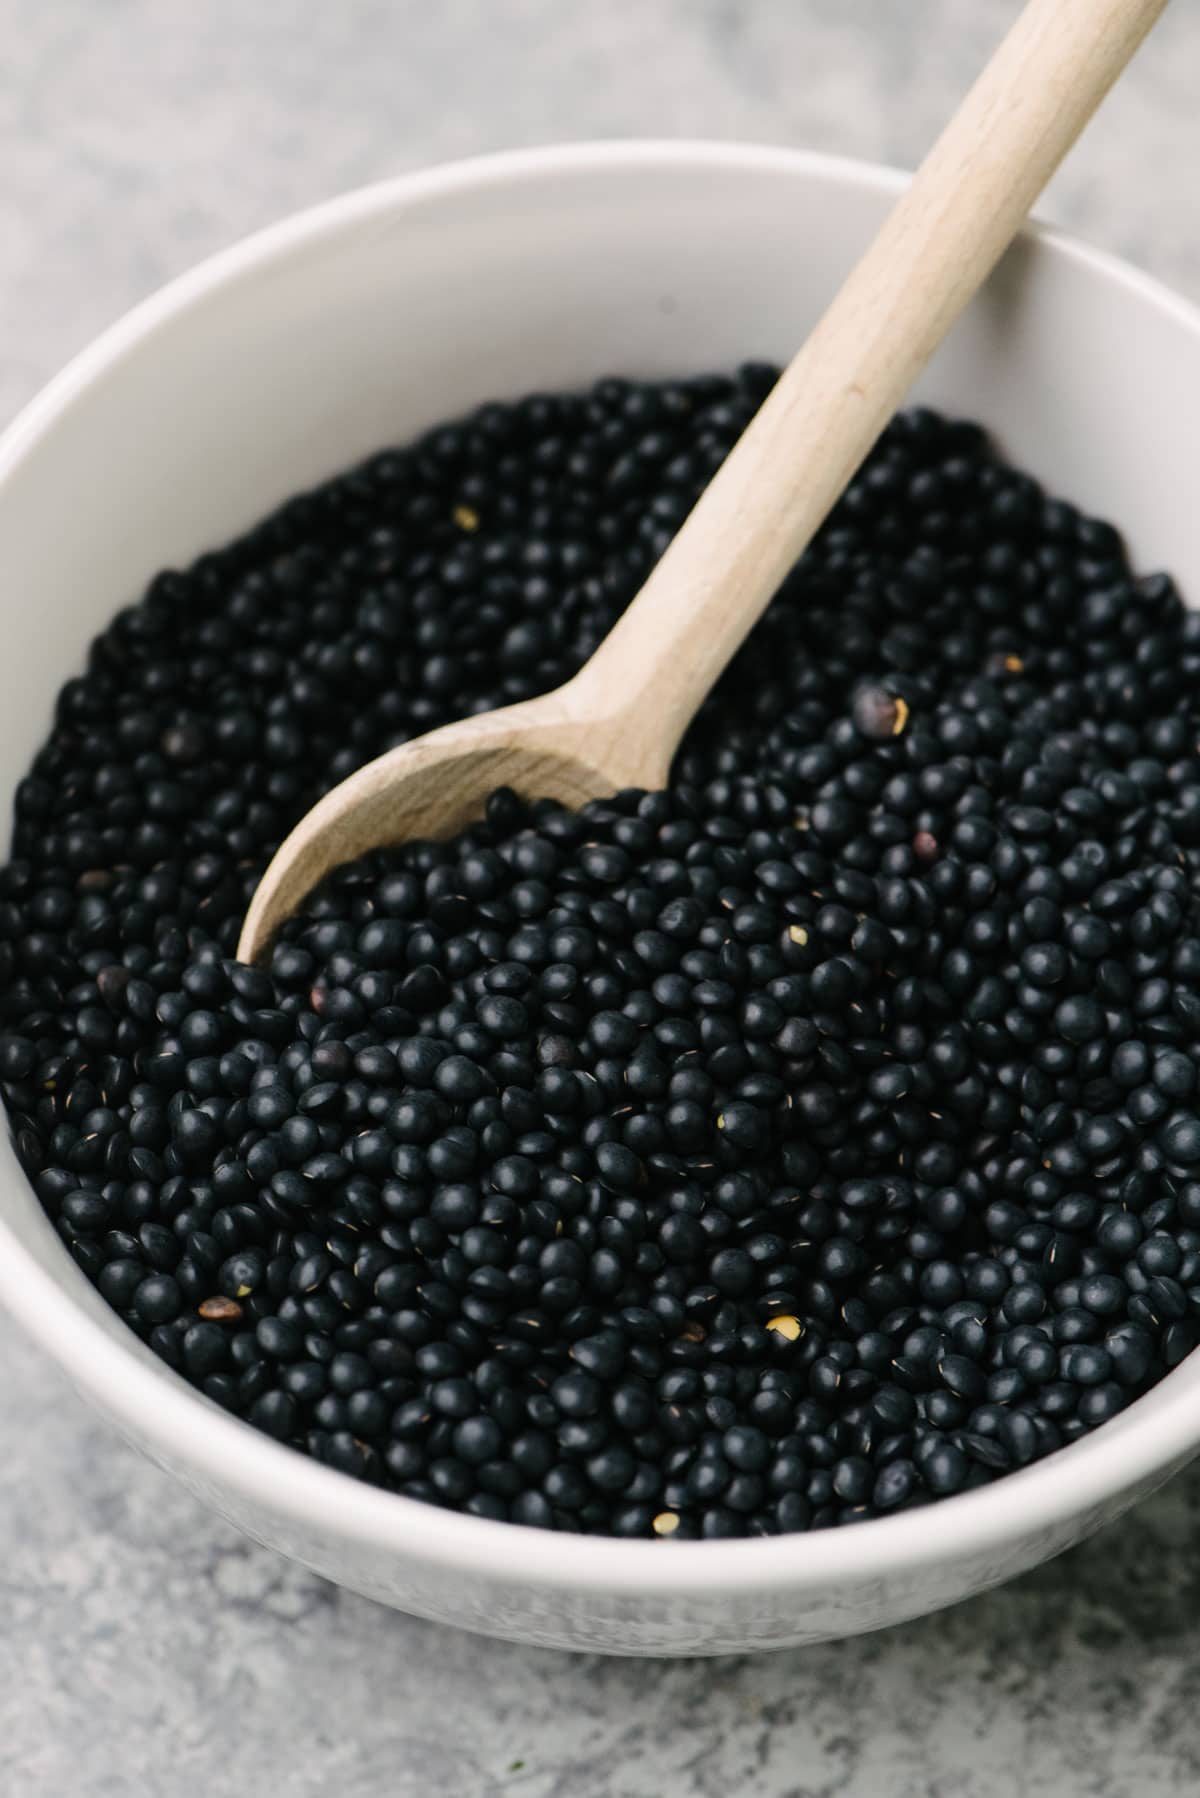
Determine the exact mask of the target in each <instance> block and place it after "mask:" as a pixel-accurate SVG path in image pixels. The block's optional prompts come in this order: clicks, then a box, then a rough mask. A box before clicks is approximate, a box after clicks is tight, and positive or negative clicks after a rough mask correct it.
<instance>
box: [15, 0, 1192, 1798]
mask: <svg viewBox="0 0 1200 1798" xmlns="http://www.w3.org/2000/svg"><path fill="white" fill-rule="evenodd" d="M1016 10H1017V8H1016V4H1015V0H333V3H331V4H326V5H320V6H319V5H313V4H308V5H305V4H303V0H0V44H3V46H4V50H3V54H2V55H0V422H2V421H4V420H5V419H7V417H8V416H9V415H10V414H11V413H12V412H13V411H14V410H15V409H16V407H17V406H18V405H19V404H20V403H21V402H22V401H23V400H24V399H25V398H27V397H28V396H29V395H30V394H31V393H32V392H33V391H34V389H35V388H36V387H37V386H38V385H39V384H40V382H41V381H43V380H44V379H45V378H46V376H48V375H49V374H50V373H51V372H52V371H53V370H54V369H55V367H56V366H57V365H58V364H59V363H61V362H62V361H63V359H64V358H65V357H66V356H67V355H69V354H70V353H71V352H72V351H73V350H75V349H77V348H78V347H79V346H81V345H82V344H83V343H84V342H86V341H87V339H88V338H89V337H90V336H92V334H93V333H94V332H95V331H96V330H97V329H98V328H99V327H101V326H103V325H104V324H106V323H108V322H109V321H110V320H111V319H112V318H114V317H115V316H116V315H118V314H119V313H120V312H121V311H123V310H124V309H125V308H126V307H127V306H128V305H130V304H131V303H132V302H133V301H135V300H137V299H139V298H141V297H142V296H143V295H144V294H146V293H147V292H149V291H150V290H151V289H152V288H154V287H155V286H157V285H158V284H159V283H160V282H161V281H163V280H164V279H166V278H167V277H168V276H170V275H172V274H174V273H176V272H177V271H179V270H180V269H182V268H184V267H186V266H187V265H188V264H190V263H192V262H194V261H196V260H197V259H198V258H199V257H201V256H203V255H205V254H207V253H208V252H209V251H211V250H214V249H217V248H219V247H221V246H222V245H224V244H227V243H229V242H231V241H232V240H234V239H235V238H237V237H239V236H241V235H242V234H243V233H244V232H246V231H248V230H250V229H252V228H254V227H255V226H258V225H260V224H263V223H266V222H267V221H269V220H271V219H273V218H275V217H277V216H279V215H280V214H283V213H285V212H288V211H289V210H292V209H293V208H295V207H298V206H301V205H304V204H307V203H309V202H311V201H313V200H317V199H320V198H322V197H324V196H326V195H329V194H333V193H335V192H337V191H338V190H339V189H342V188H346V187H349V186H353V185H355V184H357V183H359V182H363V181H368V180H372V179H376V178H378V177H380V176H383V175H387V174H390V173H393V172H396V171H399V170H402V169H406V168H411V167H416V166H419V165H420V164H423V163H428V162H431V161H435V160H438V159H441V158H445V157H449V156H457V155H462V154H466V153H470V152H473V151H477V150H482V149H490V148H497V147H503V146H509V145H514V144H527V143H536V142H539V141H548V140H551V139H561V138H567V137H581V136H604V137H608V136H621V135H628V134H639V135H650V134H656V133H657V134H664V135H672V136H680V135H686V136H701V135H714V136H720V137H740V138H753V139H760V140H767V141H773V142H787V143H801V144H810V145H817V146H821V147H824V148H827V149H834V150H841V151H846V152H849V153H852V154H857V155H864V156H868V157H875V158H881V159H886V160H891V161H895V162H900V163H909V164H911V163H912V162H914V161H915V160H916V159H917V158H918V156H919V155H920V152H921V150H922V148H923V146H924V145H925V144H926V143H927V142H928V140H929V138H930V135H931V133H932V132H933V130H934V129H935V127H936V124H937V122H938V120H939V118H940V117H941V116H942V115H943V114H944V113H945V111H946V110H948V108H949V106H950V105H951V104H952V102H953V99H954V97H955V96H956V95H957V94H958V93H959V92H960V91H961V89H962V88H963V87H964V86H965V84H966V82H967V81H968V79H969V77H970V75H971V73H972V72H973V70H974V69H975V68H976V67H977V66H978V65H979V63H980V62H981V61H982V59H983V57H984V55H985V54H986V52H987V50H988V48H989V46H990V45H991V43H992V42H993V41H994V40H995V39H996V38H997V37H998V35H999V33H1000V32H1001V30H1002V29H1003V27H1004V25H1005V24H1006V22H1007V21H1008V20H1009V19H1010V18H1011V17H1012V16H1014V15H1015V12H1016ZM1198 66H1200V7H1197V6H1196V5H1195V4H1194V0H1176V4H1175V5H1174V7H1173V8H1172V9H1171V10H1170V12H1169V14H1168V16H1167V18H1166V20H1165V21H1164V23H1163V25H1162V26H1161V28H1160V31H1159V34H1158V35H1157V37H1156V39H1155V40H1154V41H1153V42H1152V43H1151V44H1150V45H1149V46H1148V47H1147V48H1146V50H1145V51H1144V52H1143V55H1142V58H1141V60H1140V61H1139V63H1138V64H1137V66H1136V67H1135V68H1134V70H1133V71H1132V72H1131V74H1130V75H1129V77H1128V78H1127V82H1126V84H1125V85H1124V86H1123V88H1122V89H1121V91H1120V92H1118V93H1117V94H1116V95H1115V96H1114V97H1113V99H1112V100H1111V102H1110V104H1109V107H1108V109H1107V110H1106V112H1105V114H1104V115H1103V117H1102V118H1101V119H1100V120H1099V121H1098V122H1097V123H1096V124H1095V125H1094V126H1093V127H1092V128H1091V130H1090V131H1089V133H1088V135H1087V137H1086V138H1085V140H1084V142H1083V143H1082V144H1081V146H1080V147H1079V150H1078V151H1077V153H1076V155H1075V157H1074V159H1073V160H1072V162H1071V164H1070V166H1069V168H1068V169H1067V170H1066V171H1064V173H1063V174H1062V175H1061V176H1060V177H1059V178H1058V180H1057V181H1056V183H1055V185H1054V188H1053V189H1052V191H1051V193H1050V195H1049V196H1048V199H1047V203H1046V206H1045V208H1044V210H1045V211H1046V213H1048V214H1049V215H1050V216H1051V217H1054V218H1057V219H1060V220H1062V221H1063V222H1065V223H1068V224H1070V225H1072V226H1073V227H1075V228H1077V229H1079V230H1081V231H1083V232H1084V233H1086V234H1087V235H1088V236H1090V237H1091V238H1093V239H1094V240H1096V241H1098V242H1100V243H1103V244H1105V245H1107V246H1108V247H1110V248H1112V249H1115V250H1117V251H1120V252H1122V253H1124V254H1126V255H1129V256H1131V257H1132V258H1133V259H1134V260H1135V261H1137V262H1139V263H1140V264H1142V265H1143V266H1144V267H1146V268H1148V269H1151V270H1153V271H1154V272H1156V273H1158V274H1160V275H1162V276H1164V277H1165V278H1166V279H1167V280H1169V281H1171V282H1173V283H1174V284H1175V285H1177V286H1178V287H1180V288H1181V289H1183V290H1184V291H1185V292H1190V293H1191V295H1192V296H1193V297H1196V298H1200V216H1198V214H1197V207H1196V201H1195V195H1196V192H1197V175H1198V174H1200V117H1198V116H1197V113H1196V110H1195V101H1194V93H1195V79H1196V72H1197V68H1198ZM1198 1650H1200V1477H1188V1476H1184V1477H1183V1478H1182V1479H1180V1480H1177V1481H1176V1482H1175V1483H1174V1485H1172V1486H1171V1487H1170V1488H1169V1489H1168V1490H1167V1491H1165V1492H1163V1493H1161V1494H1160V1495H1159V1496H1158V1497H1157V1498H1155V1499H1153V1500H1151V1501H1150V1502H1149V1503H1147V1504H1145V1505H1143V1506H1142V1507H1141V1508H1140V1509H1139V1510H1138V1511H1137V1512H1136V1513H1134V1514H1133V1515H1132V1516H1131V1517H1129V1518H1128V1519H1126V1520H1125V1521H1124V1522H1123V1523H1121V1524H1119V1525H1117V1526H1115V1527H1114V1528H1112V1529H1110V1530H1109V1531H1107V1532H1106V1533H1105V1534H1104V1535H1103V1536H1101V1537H1100V1538H1098V1539H1097V1540H1096V1541H1094V1542H1092V1543H1091V1544H1088V1545H1087V1546H1085V1547H1083V1548H1082V1549H1079V1550H1077V1551H1075V1552H1074V1553H1073V1554H1070V1555H1068V1556H1066V1557H1064V1558H1063V1559H1062V1560H1060V1561H1058V1562H1057V1563H1055V1564H1054V1565H1052V1566H1050V1567H1047V1568H1044V1569H1042V1570H1040V1571H1039V1572H1037V1573H1034V1574H1032V1575H1030V1576H1028V1577H1027V1578H1025V1579H1023V1580H1020V1581H1018V1582H1016V1583H1015V1584H1014V1585H1012V1586H1010V1587H1008V1588H1006V1589H1005V1590H1003V1591H1000V1592H997V1593H995V1594H992V1595H991V1596H989V1597H986V1598H983V1599H980V1600H977V1601H976V1602H974V1603H971V1604H968V1605H964V1606H962V1607H960V1608H959V1609H957V1610H955V1611H952V1612H949V1613H946V1614H944V1615H942V1616H940V1617H935V1618H931V1619H928V1620H926V1621H924V1622H922V1623H918V1624H915V1625H911V1626H909V1627H907V1628H904V1629H901V1630H897V1631H894V1632H891V1633H889V1634H886V1635H883V1636H877V1637H871V1638H866V1639H863V1640H860V1641H856V1642H850V1643H845V1644H841V1645H835V1646H832V1647H828V1648H818V1649H810V1650H805V1651H801V1652H797V1653H789V1654H784V1655H779V1656H776V1657H773V1658H767V1659H746V1660H732V1661H730V1660H726V1661H716V1662H699V1663H687V1662H675V1663H671V1662H663V1663H655V1664H649V1665H647V1664H644V1663H628V1662H627V1663H621V1662H604V1661H598V1660H592V1659H571V1658H568V1657H560V1656H555V1655H551V1654H546V1653H542V1652H536V1651H532V1650H531V1651H528V1652H524V1651H521V1650H517V1649H513V1648H510V1647H506V1646H503V1645H501V1644H495V1643H489V1642H484V1641H478V1640H475V1639H472V1638H470V1637H467V1636H465V1635H460V1634H457V1633H455V1632H452V1631H448V1630H441V1629H437V1628H435V1627H433V1626H431V1625H426V1624H422V1623H417V1622H413V1621H411V1620H408V1619H405V1618H401V1617H397V1616H393V1615H392V1614H390V1613H388V1612H386V1611H383V1610H380V1609H378V1608H376V1607H375V1606H373V1605H370V1604H368V1603H366V1602H364V1601H362V1600H359V1599H355V1598H351V1597H348V1596H346V1595H344V1594H342V1593H339V1592H337V1591H335V1590H333V1589H332V1588H330V1587H328V1586H326V1585H324V1584H323V1583H321V1582H320V1581H318V1580H315V1579H313V1578H311V1577H309V1576H308V1575H306V1574H302V1573H300V1572H298V1571H296V1570H294V1569H292V1568H290V1567H289V1566H287V1565H285V1564H284V1563H283V1562H281V1561H279V1560H277V1559H276V1558H275V1557H274V1556H272V1555H271V1554H269V1553H267V1552H266V1551H264V1550H261V1549H257V1548H255V1547H252V1546H251V1545H249V1544H247V1543H245V1542H244V1541H242V1540H241V1539H240V1538H238V1537H237V1536H236V1535H235V1534H234V1533H233V1532H232V1531H231V1530H229V1529H228V1528H227V1527H225V1526H224V1525H222V1524H220V1523H218V1522H217V1521H215V1520H214V1519H213V1518H212V1517H210V1516H209V1515H208V1514H207V1513H206V1512H205V1511H203V1510H202V1509H200V1508H199V1506H197V1505H196V1504H195V1503H193V1502H192V1501H191V1500H190V1499H189V1498H187V1497H186V1496H185V1495H184V1494H183V1493H182V1492H180V1491H179V1490H177V1489H176V1488H175V1487H174V1486H172V1485H170V1484H169V1483H168V1482H167V1481H166V1480H165V1479H164V1478H163V1477H162V1476H160V1475H159V1474H157V1473H156V1472H154V1471H153V1470H152V1469H150V1468H149V1467H146V1466H144V1465H142V1464H141V1462H139V1461H138V1460H136V1459H135V1458H134V1457H133V1456H132V1454H131V1453H130V1452H129V1451H127V1450H126V1449H124V1448H123V1447H121V1446H120V1445H119V1444H118V1443H117V1442H116V1441H115V1440H114V1438H113V1437H112V1436H111V1435H110V1434H109V1433H108V1431H107V1430H106V1429H105V1428H103V1427H102V1426H101V1425H99V1424H98V1423H97V1422H96V1421H94V1419H93V1418H92V1417H91V1415H90V1414H89V1413H88V1411H87V1410H86V1409H85V1408H84V1406H83V1405H82V1404H81V1403H80V1401H79V1400H78V1399H76V1398H75V1397H74V1395H73V1394H72V1393H70V1392H69V1391H68V1390H67V1389H66V1388H65V1387H64V1385H63V1384H62V1382H61V1381H60V1380H59V1378H58V1376H57V1375H56V1374H55V1372H54V1371H53V1370H52V1369H51V1368H50V1367H49V1366H48V1365H47V1364H46V1363H45V1361H44V1360H43V1359H42V1358H41V1357H40V1356H39V1355H38V1354H36V1353H35V1352H34V1351H33V1350H32V1348H30V1347H29V1346H28V1345H27V1344H26V1342H25V1341H24V1340H23V1339H22V1338H21V1337H20V1336H19V1335H18V1333H17V1332H16V1330H15V1329H14V1328H13V1327H12V1326H11V1325H9V1324H8V1323H6V1322H4V1321H3V1320H0V1794H3V1795H4V1798H117V1795H118V1794H119V1795H120V1798H127V1795H133V1798H142V1795H145V1798H184V1795H185V1794H186V1795H188V1798H191V1795H192V1794H198V1793H203V1794H205V1798H233V1795H234V1794H239V1795H240V1794H243V1793H247V1792H261V1791H271V1792H277V1793H279V1794H281V1795H286V1798H325V1795H326V1794H332V1793H337V1794H339V1795H340V1798H341V1795H344V1798H427V1795H431V1794H435V1793H442V1792H446V1793H453V1794H454V1795H455V1798H499V1795H500V1794H513V1795H514V1798H743V1795H744V1794H754V1798H1040V1795H1041V1794H1053V1795H1054V1798H1085V1795H1087V1798H1166V1794H1174V1793H1191V1792H1194V1791H1196V1790H1197V1789H1200V1722H1198V1721H1197V1715H1198V1713H1197V1705H1196V1699H1197V1693H1198V1690H1200V1666H1198Z"/></svg>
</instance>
